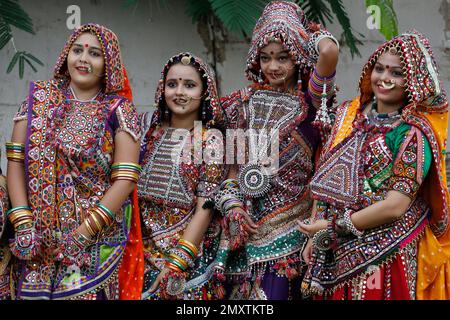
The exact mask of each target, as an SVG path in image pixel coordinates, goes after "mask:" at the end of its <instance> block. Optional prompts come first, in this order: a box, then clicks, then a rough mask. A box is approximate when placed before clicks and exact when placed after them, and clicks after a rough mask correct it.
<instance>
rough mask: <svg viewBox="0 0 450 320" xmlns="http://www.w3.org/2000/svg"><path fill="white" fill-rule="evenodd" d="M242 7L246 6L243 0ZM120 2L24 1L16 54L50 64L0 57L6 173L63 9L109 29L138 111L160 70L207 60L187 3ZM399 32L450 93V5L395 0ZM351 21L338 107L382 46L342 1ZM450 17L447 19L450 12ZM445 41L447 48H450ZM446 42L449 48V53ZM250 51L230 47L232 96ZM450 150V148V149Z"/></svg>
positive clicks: (53, 54)
mask: <svg viewBox="0 0 450 320" xmlns="http://www.w3.org/2000/svg"><path fill="white" fill-rule="evenodd" d="M243 1H244V0H243ZM122 2H123V1H122V0H109V1H107V0H62V1H57V0H43V1H32V0H21V1H20V3H21V4H22V5H23V7H24V8H25V10H26V11H27V12H28V13H29V14H30V16H31V17H32V19H33V22H34V26H35V31H36V35H35V36H32V35H29V34H26V33H24V32H22V31H19V30H14V36H15V44H16V47H17V48H18V49H19V50H26V51H28V52H31V53H33V54H35V55H36V56H37V57H39V59H41V60H42V61H43V62H44V63H45V67H40V68H39V69H38V73H33V72H32V71H30V70H29V71H28V72H27V73H25V76H24V78H23V79H19V76H18V74H17V71H16V70H15V71H13V72H12V73H11V74H6V69H7V66H8V63H9V61H10V59H11V57H12V55H13V49H12V47H11V46H7V49H6V50H2V51H0V148H1V149H2V151H3V152H2V158H1V167H2V169H3V171H6V169H5V168H6V161H5V152H4V143H5V141H6V140H9V139H10V135H11V130H12V117H13V115H14V113H15V112H16V110H17V108H18V105H19V104H20V102H21V101H22V100H23V99H24V97H25V96H26V94H27V88H28V83H29V81H30V80H38V79H48V78H50V77H51V74H52V70H53V65H54V63H55V62H56V59H57V55H58V54H59V52H60V50H61V48H62V47H63V45H64V43H65V41H66V39H67V37H68V35H69V34H70V31H69V30H68V29H67V27H66V20H67V17H68V15H67V14H66V9H67V7H68V6H69V5H72V4H76V5H78V6H79V7H80V8H81V22H82V23H88V22H96V23H99V24H103V25H105V26H107V27H109V28H110V29H112V30H113V31H114V32H115V33H116V34H117V35H118V36H119V39H120V42H121V46H122V54H123V58H124V61H125V65H126V67H127V69H128V73H129V76H130V81H131V85H132V87H133V91H134V97H135V104H136V105H137V106H138V109H139V110H140V111H143V110H148V109H150V108H151V105H152V104H153V97H154V91H155V88H156V84H157V81H158V79H159V76H160V72H161V69H162V67H163V64H164V63H165V62H166V61H167V59H168V58H169V57H170V56H171V55H173V54H176V53H178V52H180V51H191V52H192V53H194V54H197V55H199V56H201V57H203V58H205V60H208V59H207V57H205V56H206V48H205V47H204V45H203V42H202V40H201V38H200V36H199V34H198V33H197V28H196V26H195V25H193V24H192V23H191V20H190V18H189V17H188V16H187V15H186V14H185V12H184V10H185V6H184V0H169V1H166V2H167V3H168V7H167V8H164V7H163V8H161V7H159V5H158V3H160V2H161V1H159V0H140V1H139V4H138V7H137V8H136V9H135V10H134V8H130V9H128V10H125V9H124V8H123V7H122ZM394 2H395V9H396V12H397V15H398V20H399V30H400V32H402V31H406V30H407V29H409V28H412V27H414V28H416V29H417V30H419V31H420V32H422V33H424V34H425V35H426V36H428V37H429V39H430V41H431V45H432V46H433V50H434V53H435V56H436V59H437V61H438V64H439V65H440V72H441V80H442V81H443V83H444V87H445V88H446V90H447V92H449V91H450V42H449V41H448V40H447V39H446V32H448V36H447V38H448V39H450V17H448V18H445V16H446V13H445V12H443V10H442V8H443V4H444V3H445V2H449V4H448V6H450V0H428V1H421V0H395V1H394ZM343 3H344V4H345V6H346V8H347V12H348V14H349V17H350V19H351V22H352V27H353V28H354V29H355V30H357V31H358V32H360V33H362V34H364V35H365V38H364V39H363V42H364V45H363V46H360V47H359V49H360V51H361V54H362V57H361V58H360V57H355V58H354V59H352V58H351V56H350V53H349V50H348V48H347V47H344V46H343V47H342V50H341V56H340V60H339V65H338V70H337V83H338V85H339V86H340V88H341V91H340V93H339V96H338V100H339V101H342V100H346V99H350V98H352V97H353V96H355V95H357V91H356V87H357V82H358V79H359V76H360V73H361V68H362V66H363V65H364V64H365V62H366V61H367V58H368V57H369V55H370V54H371V53H372V52H373V51H374V50H375V49H376V48H377V47H378V46H379V45H380V44H381V43H382V42H383V37H382V36H381V35H380V34H379V33H378V31H377V30H369V29H368V28H367V26H366V21H367V18H368V14H367V13H366V8H365V5H364V0H343ZM447 16H450V12H448V13H447ZM328 29H329V30H330V31H331V32H332V33H333V34H334V35H335V36H336V37H337V38H338V39H340V38H341V34H342V30H341V28H340V26H339V25H338V24H337V23H335V24H333V25H330V26H328ZM446 40H447V42H446ZM446 43H447V44H448V48H447V49H446V48H445V45H446ZM247 50H248V44H247V43H245V42H243V41H236V40H233V41H232V42H230V43H229V45H228V47H227V49H226V60H225V62H224V64H223V65H219V66H218V73H219V76H220V79H221V91H222V93H223V94H227V93H229V92H231V91H232V90H235V89H238V88H240V87H241V86H243V85H244V84H246V83H247V82H246V80H245V78H244V73H243V70H244V65H245V58H246V55H247ZM449 150H450V149H449Z"/></svg>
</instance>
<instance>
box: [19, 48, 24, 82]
mask: <svg viewBox="0 0 450 320" xmlns="http://www.w3.org/2000/svg"><path fill="white" fill-rule="evenodd" d="M24 70H25V61H24V59H23V55H22V54H21V55H20V56H19V77H20V79H22V78H23V72H24Z"/></svg>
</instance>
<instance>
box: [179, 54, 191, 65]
mask: <svg viewBox="0 0 450 320" xmlns="http://www.w3.org/2000/svg"><path fill="white" fill-rule="evenodd" d="M190 62H191V56H184V57H183V58H181V63H182V64H184V65H185V66H187V65H189V63H190Z"/></svg>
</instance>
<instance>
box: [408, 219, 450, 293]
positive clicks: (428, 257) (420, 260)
mask: <svg viewBox="0 0 450 320" xmlns="http://www.w3.org/2000/svg"><path fill="white" fill-rule="evenodd" d="M449 257H450V245H448V244H447V245H445V246H442V245H441V243H440V242H439V240H438V239H437V238H436V236H435V235H434V234H433V232H432V231H431V229H430V227H429V226H427V227H426V228H425V234H424V235H423V237H422V238H421V239H420V242H419V251H418V257H417V269H418V272H417V287H416V288H417V289H416V291H417V292H416V298H417V299H418V300H444V299H445V300H448V299H450V260H449Z"/></svg>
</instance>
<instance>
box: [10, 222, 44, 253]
mask: <svg viewBox="0 0 450 320" xmlns="http://www.w3.org/2000/svg"><path fill="white" fill-rule="evenodd" d="M40 242H41V239H40V238H39V236H38V234H37V231H36V228H35V227H34V223H33V222H30V223H26V224H24V225H21V226H19V227H18V228H17V230H16V231H15V234H14V240H12V241H11V240H10V243H9V247H10V249H11V252H12V254H13V255H15V256H16V257H17V258H18V259H20V260H31V259H33V258H35V257H36V256H37V255H38V254H40V251H41V243H40Z"/></svg>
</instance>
